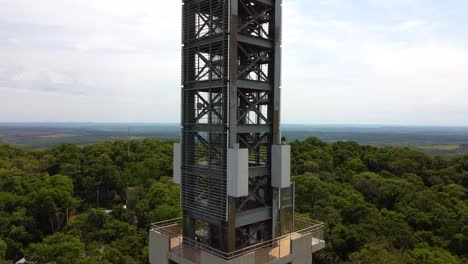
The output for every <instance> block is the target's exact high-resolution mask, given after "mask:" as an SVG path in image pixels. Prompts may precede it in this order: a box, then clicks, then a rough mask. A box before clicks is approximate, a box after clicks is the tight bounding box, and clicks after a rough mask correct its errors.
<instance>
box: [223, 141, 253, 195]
mask: <svg viewBox="0 0 468 264" xmlns="http://www.w3.org/2000/svg"><path fill="white" fill-rule="evenodd" d="M227 191H228V195H229V196H231V197H244V196H247V195H249V150H248V149H239V148H235V149H232V148H228V150H227Z"/></svg>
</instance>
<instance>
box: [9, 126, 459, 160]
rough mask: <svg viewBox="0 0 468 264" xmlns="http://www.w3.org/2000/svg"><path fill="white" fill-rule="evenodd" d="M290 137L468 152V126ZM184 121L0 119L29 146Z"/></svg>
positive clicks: (304, 132) (160, 135) (309, 129)
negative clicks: (129, 121) (158, 122)
mask: <svg viewBox="0 0 468 264" xmlns="http://www.w3.org/2000/svg"><path fill="white" fill-rule="evenodd" d="M282 130H283V136H285V137H286V138H287V140H288V141H293V140H304V139H306V138H308V137H317V138H319V139H321V140H323V141H326V142H336V141H356V142H358V143H360V144H366V145H373V146H387V145H392V146H409V147H412V148H415V149H418V150H420V151H424V152H426V153H430V154H437V155H444V156H450V155H456V154H466V153H468V127H422V126H383V125H382V126H379V125H366V126H364V125H291V124H289V125H288V124H287V125H284V126H283V128H282ZM179 133H180V127H179V125H178V124H150V123H147V124H144V123H141V124H139V123H131V124H125V123H0V142H1V143H4V144H13V145H16V146H22V147H26V148H50V147H53V146H55V145H58V144H61V143H73V144H77V145H81V146H84V145H89V144H93V143H97V142H102V141H108V140H117V139H122V138H125V139H128V138H130V139H144V138H155V139H159V140H171V139H176V140H177V139H178V138H179Z"/></svg>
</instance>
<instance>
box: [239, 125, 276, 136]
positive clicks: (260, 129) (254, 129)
mask: <svg viewBox="0 0 468 264" xmlns="http://www.w3.org/2000/svg"><path fill="white" fill-rule="evenodd" d="M237 133H239V134H245V133H262V134H265V133H271V126H269V125H239V126H237Z"/></svg>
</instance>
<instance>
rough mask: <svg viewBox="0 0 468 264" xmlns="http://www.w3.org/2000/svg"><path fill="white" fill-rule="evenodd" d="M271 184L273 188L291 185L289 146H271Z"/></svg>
mask: <svg viewBox="0 0 468 264" xmlns="http://www.w3.org/2000/svg"><path fill="white" fill-rule="evenodd" d="M271 156H272V157H271V185H272V186H273V187H275V188H287V187H290V186H291V146H290V145H272V146H271Z"/></svg>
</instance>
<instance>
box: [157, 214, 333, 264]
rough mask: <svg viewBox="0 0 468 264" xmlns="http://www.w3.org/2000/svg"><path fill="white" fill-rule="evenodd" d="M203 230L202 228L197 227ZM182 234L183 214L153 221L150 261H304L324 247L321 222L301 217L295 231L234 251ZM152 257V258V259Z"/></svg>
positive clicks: (259, 263)
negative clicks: (161, 220) (215, 246)
mask: <svg viewBox="0 0 468 264" xmlns="http://www.w3.org/2000/svg"><path fill="white" fill-rule="evenodd" d="M198 232H199V233H201V234H202V233H203V232H204V230H198ZM197 240H198V239H196V240H192V239H188V238H185V237H183V236H182V218H179V219H173V220H168V221H164V222H158V223H154V224H152V228H151V230H150V247H151V246H152V245H153V246H155V245H158V250H157V251H156V252H154V256H150V262H151V263H159V262H157V261H159V260H161V259H166V260H170V261H172V262H167V263H184V264H185V263H186V264H199V263H219V264H223V263H236V264H242V263H252V264H253V263H255V264H264V263H278V264H281V263H303V262H302V261H301V260H310V259H311V256H312V253H314V252H317V251H319V250H321V249H323V248H324V247H325V241H324V224H323V223H322V222H319V221H313V220H308V219H303V218H295V220H294V231H293V232H291V233H289V234H287V235H284V236H281V237H277V238H275V239H272V240H269V241H265V242H261V243H257V244H254V245H252V246H249V247H246V248H243V249H240V250H237V251H234V252H229V253H228V252H223V251H220V250H217V249H215V248H212V247H210V246H208V245H206V244H204V243H202V241H197ZM152 258H153V261H152Z"/></svg>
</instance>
